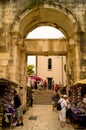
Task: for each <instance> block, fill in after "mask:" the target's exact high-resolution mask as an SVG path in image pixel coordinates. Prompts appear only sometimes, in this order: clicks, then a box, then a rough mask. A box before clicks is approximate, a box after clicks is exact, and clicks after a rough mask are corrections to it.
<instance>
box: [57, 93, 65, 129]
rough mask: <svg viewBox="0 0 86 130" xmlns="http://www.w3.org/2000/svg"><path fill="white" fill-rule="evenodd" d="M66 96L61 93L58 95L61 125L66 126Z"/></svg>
mask: <svg viewBox="0 0 86 130" xmlns="http://www.w3.org/2000/svg"><path fill="white" fill-rule="evenodd" d="M66 97H67V96H66V95H63V96H62V97H60V99H59V101H58V102H60V103H61V107H62V109H61V110H60V111H58V114H59V120H60V125H61V127H65V126H66V124H65V122H66V109H67V102H66Z"/></svg>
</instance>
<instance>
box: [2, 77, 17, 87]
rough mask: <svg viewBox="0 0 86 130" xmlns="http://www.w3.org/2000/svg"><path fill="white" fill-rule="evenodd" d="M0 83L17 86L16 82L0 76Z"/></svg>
mask: <svg viewBox="0 0 86 130" xmlns="http://www.w3.org/2000/svg"><path fill="white" fill-rule="evenodd" d="M0 85H12V86H14V87H18V84H17V83H15V82H13V81H11V80H8V79H5V78H0Z"/></svg>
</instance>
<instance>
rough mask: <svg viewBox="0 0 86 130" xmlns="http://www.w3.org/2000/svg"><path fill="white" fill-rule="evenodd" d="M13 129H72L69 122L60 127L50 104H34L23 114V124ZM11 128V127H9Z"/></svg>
mask: <svg viewBox="0 0 86 130" xmlns="http://www.w3.org/2000/svg"><path fill="white" fill-rule="evenodd" d="M13 129H14V130H74V128H73V127H72V125H71V124H67V125H66V127H65V128H61V127H60V124H59V121H58V113H57V112H56V111H52V106H51V105H34V106H33V107H32V108H30V109H29V110H28V111H27V112H26V113H25V114H24V126H18V127H14V128H13ZM11 130H12V128H11Z"/></svg>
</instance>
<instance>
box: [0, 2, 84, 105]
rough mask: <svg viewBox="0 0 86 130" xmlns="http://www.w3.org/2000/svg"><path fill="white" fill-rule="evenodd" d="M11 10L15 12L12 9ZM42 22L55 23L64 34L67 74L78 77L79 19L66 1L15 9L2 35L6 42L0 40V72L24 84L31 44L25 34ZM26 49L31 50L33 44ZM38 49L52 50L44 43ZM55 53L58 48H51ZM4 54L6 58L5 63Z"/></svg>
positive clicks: (74, 79)
mask: <svg viewBox="0 0 86 130" xmlns="http://www.w3.org/2000/svg"><path fill="white" fill-rule="evenodd" d="M71 8H73V7H71ZM13 14H14V15H15V12H13ZM13 14H11V15H10V16H12V15H13ZM9 24H10V25H9ZM42 25H49V26H52V27H55V28H57V29H59V30H60V31H62V32H63V34H64V35H65V37H66V40H67V41H66V56H67V71H68V72H67V74H68V77H69V75H72V74H73V82H75V81H77V80H78V79H80V61H81V55H80V54H81V52H80V49H81V48H80V44H81V38H82V29H81V26H80V23H79V19H78V18H77V16H75V15H74V14H73V13H72V9H71V11H70V10H69V9H68V8H67V7H66V6H65V5H62V4H60V3H59V4H58V3H57V4H55V5H48V4H43V5H42V6H40V7H38V8H34V9H31V10H28V9H26V10H25V11H24V12H22V13H20V12H16V15H15V18H14V19H12V21H11V22H10V23H9V22H8V25H7V31H6V32H4V33H2V38H3V37H4V39H5V40H6V42H5V44H6V47H5V44H4V45H3V43H4V40H2V43H1V44H2V46H1V47H2V48H1V49H2V52H1V53H0V55H1V59H0V61H1V63H2V66H0V75H1V76H4V77H6V78H9V79H11V80H13V81H16V82H18V83H19V84H21V85H23V86H24V87H25V86H26V60H27V59H26V56H27V54H28V53H29V50H27V49H28V47H27V45H28V46H29V47H30V42H29V43H26V36H27V34H28V33H29V32H30V31H32V30H33V29H35V28H36V27H39V26H42ZM4 29H5V26H4ZM59 42H60V41H59ZM56 43H57V42H56ZM56 43H55V44H53V48H55V46H57V45H56ZM40 47H42V43H39V44H37V48H38V49H39V50H40ZM37 48H36V49H37ZM29 49H30V51H33V50H34V45H33V46H32V48H29ZM55 49H56V48H55ZM39 50H37V51H33V54H35V53H38V51H39ZM41 50H42V51H43V52H42V53H44V54H46V53H51V44H50V43H49V44H48V43H47V49H46V52H45V51H44V49H43V47H42V49H41ZM57 53H58V48H57V50H54V49H53V50H52V54H53V55H55V54H57ZM3 54H4V60H5V61H6V63H5V65H4V60H3ZM40 55H41V53H40ZM5 56H6V57H5ZM69 80H70V79H69ZM24 104H25V103H24Z"/></svg>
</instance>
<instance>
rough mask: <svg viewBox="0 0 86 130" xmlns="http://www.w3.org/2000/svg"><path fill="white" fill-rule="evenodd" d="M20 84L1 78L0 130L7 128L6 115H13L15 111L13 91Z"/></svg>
mask: <svg viewBox="0 0 86 130" xmlns="http://www.w3.org/2000/svg"><path fill="white" fill-rule="evenodd" d="M15 87H18V84H16V83H15V82H12V81H10V80H7V79H4V78H0V130H2V129H3V126H5V125H4V124H5V122H6V119H5V114H7V115H8V113H11V114H13V112H14V111H15V109H14V106H13V104H12V97H13V90H14V89H15Z"/></svg>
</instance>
